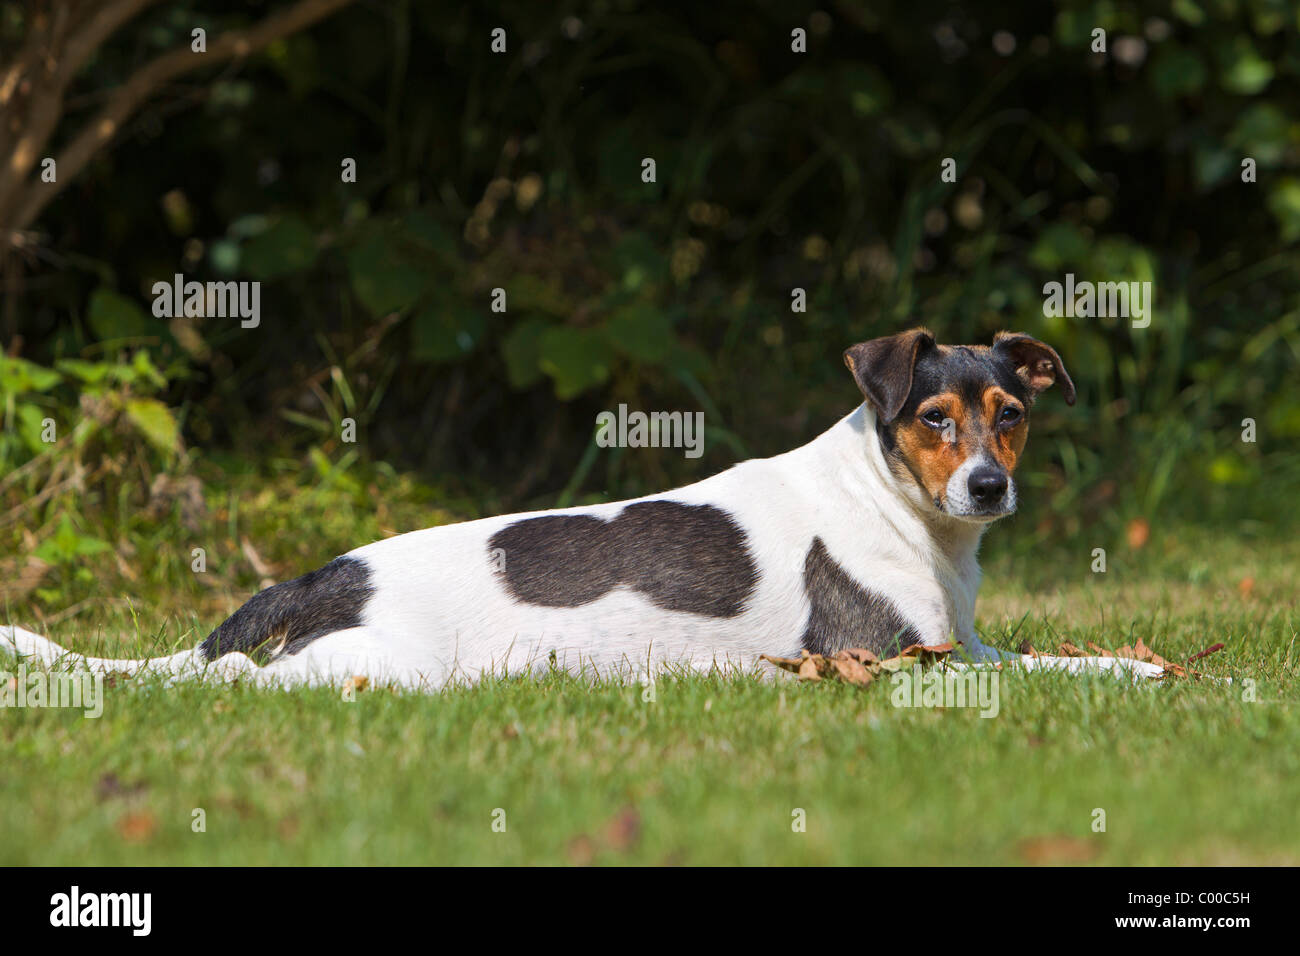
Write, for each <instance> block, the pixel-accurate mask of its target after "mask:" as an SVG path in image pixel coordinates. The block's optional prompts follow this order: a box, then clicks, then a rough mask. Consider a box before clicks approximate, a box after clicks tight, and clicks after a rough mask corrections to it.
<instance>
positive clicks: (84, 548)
mask: <svg viewBox="0 0 1300 956" xmlns="http://www.w3.org/2000/svg"><path fill="white" fill-rule="evenodd" d="M111 547H112V545H110V544H109V543H108V542H107V541H104V540H103V539H101V538H96V537H94V536H92V535H84V534H82V533H81V532H79V531H78V530H77V529H76V527H75V526H74V525H73V524H72V520H71V519H70V518H69V517H68V516H67V515H66V514H65V515H64V516H63V520H62V521H60V522H59V527H58V529H57V530H55V532H54V534H53V535H51V536H50V537H48V538H46V539H45V540H44V541H42V542H41V544H40V546H39V547H38V548H37V549H36V552H35V553H36V556H37V557H38V558H40V559H41V560H42V561H48V562H50V563H51V564H68V563H70V562H72V561H75V560H76V559H77V558H82V557H88V556H90V555H94V554H100V553H102V552H104V551H107V550H109V548H111Z"/></svg>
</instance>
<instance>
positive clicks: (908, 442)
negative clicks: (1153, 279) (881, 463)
mask: <svg viewBox="0 0 1300 956" xmlns="http://www.w3.org/2000/svg"><path fill="white" fill-rule="evenodd" d="M844 362H845V364H846V365H848V367H849V369H850V370H851V371H852V372H853V377H854V378H855V379H857V382H858V387H859V388H861V389H862V394H863V395H865V396H866V398H867V401H868V402H869V403H870V404H871V406H872V408H873V409H875V412H876V430H877V432H878V434H879V436H880V442H881V446H882V448H883V450H884V453H885V459H886V460H887V461H888V462H889V466H890V469H891V470H892V471H893V472H894V474H895V475H896V476H897V477H898V478H899V480H900V481H903V482H905V483H908V487H910V488H912V489H913V490H915V492H916V494H915V496H914V497H916V498H917V499H918V500H921V501H923V502H924V503H926V504H927V505H930V506H933V507H934V508H935V509H936V510H938V511H939V512H941V513H943V514H946V515H950V516H952V517H954V518H959V519H963V520H967V521H977V522H986V521H993V520H995V519H997V518H1001V517H1002V516H1003V515H1008V514H1011V512H1013V511H1015V510H1016V485H1015V481H1014V480H1013V478H1012V475H1013V474H1014V473H1015V470H1016V464H1017V463H1018V461H1019V459H1020V453H1021V452H1022V451H1023V450H1024V447H1025V439H1026V438H1027V437H1028V436H1029V409H1030V406H1031V405H1033V403H1034V399H1035V398H1037V397H1038V393H1039V392H1041V391H1043V389H1045V388H1047V387H1048V386H1049V385H1051V384H1052V383H1054V382H1058V381H1059V382H1060V383H1061V389H1062V392H1063V394H1064V396H1065V401H1066V403H1067V404H1070V405H1073V404H1074V383H1073V382H1071V381H1070V376H1069V375H1068V374H1067V373H1066V371H1065V365H1064V364H1063V363H1062V362H1061V357H1060V356H1059V355H1057V354H1056V351H1055V349H1053V348H1051V347H1050V346H1048V345H1045V344H1043V343H1042V342H1040V341H1038V340H1037V339H1034V338H1031V337H1029V336H1028V335H1021V334H1019V333H1009V332H999V333H998V334H997V335H996V336H995V337H994V339H993V345H992V346H987V345H936V344H935V341H934V336H932V335H931V334H930V333H929V332H928V331H926V330H925V329H911V330H909V331H907V332H901V333H899V334H898V335H890V336H886V337H885V338H881V339H872V340H871V341H870V342H862V343H861V344H859V345H855V346H853V347H852V348H850V349H848V350H847V351H846V352H845V353H844Z"/></svg>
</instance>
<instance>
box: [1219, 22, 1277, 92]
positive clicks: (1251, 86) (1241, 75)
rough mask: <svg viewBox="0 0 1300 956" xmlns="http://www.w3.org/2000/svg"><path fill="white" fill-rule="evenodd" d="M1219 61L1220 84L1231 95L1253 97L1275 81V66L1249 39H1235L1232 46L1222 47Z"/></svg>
mask: <svg viewBox="0 0 1300 956" xmlns="http://www.w3.org/2000/svg"><path fill="white" fill-rule="evenodd" d="M1219 61H1220V65H1221V66H1222V68H1223V74H1222V77H1221V79H1220V82H1221V83H1222V84H1223V88H1224V89H1225V90H1227V91H1228V92H1230V93H1240V94H1241V95H1242V96H1253V95H1254V94H1256V93H1258V92H1259V91H1260V90H1262V89H1264V87H1266V86H1268V84H1269V83H1270V82H1272V80H1273V64H1271V63H1269V62H1268V60H1266V59H1264V58H1263V57H1262V56H1260V55H1259V52H1258V51H1257V50H1256V49H1255V46H1254V44H1253V43H1251V42H1250V38H1249V37H1246V36H1238V37H1235V38H1234V39H1233V40H1232V42H1231V44H1230V45H1225V46H1222V47H1220V48H1219Z"/></svg>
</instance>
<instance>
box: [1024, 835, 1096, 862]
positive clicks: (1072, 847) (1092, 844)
mask: <svg viewBox="0 0 1300 956" xmlns="http://www.w3.org/2000/svg"><path fill="white" fill-rule="evenodd" d="M1016 849H1017V852H1018V853H1019V854H1020V858H1021V859H1022V860H1024V861H1025V862H1026V863H1032V864H1036V865H1042V864H1047V863H1087V862H1088V861H1089V860H1092V859H1094V858H1096V856H1097V854H1098V853H1100V852H1101V845H1100V843H1099V842H1098V841H1097V840H1087V839H1084V838H1083V837H1069V836H1044V837H1032V838H1031V839H1028V840H1021V841H1020V843H1019V844H1018V845H1017V847H1016Z"/></svg>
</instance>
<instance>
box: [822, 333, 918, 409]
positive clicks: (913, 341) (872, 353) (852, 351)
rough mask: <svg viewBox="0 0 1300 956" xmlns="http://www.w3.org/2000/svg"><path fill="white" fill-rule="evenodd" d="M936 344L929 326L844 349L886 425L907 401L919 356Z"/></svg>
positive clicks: (856, 376)
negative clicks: (922, 351) (913, 370)
mask: <svg viewBox="0 0 1300 956" xmlns="http://www.w3.org/2000/svg"><path fill="white" fill-rule="evenodd" d="M933 347H934V336H933V335H931V334H930V333H929V331H928V330H927V329H908V330H907V331H906V332H899V333H898V334H897V335H887V336H885V337H884V338H881V339H872V340H871V341H870V342H859V343H858V344H857V345H853V346H850V347H849V348H848V349H846V350H845V351H844V364H845V365H847V366H848V367H849V371H850V372H852V373H853V377H854V378H855V379H856V380H857V382H858V388H860V389H862V394H863V395H865V396H866V399H867V401H868V402H870V403H871V405H872V407H873V408H874V409H875V410H876V414H877V415H878V416H879V417H880V420H881V421H882V422H883V423H884V424H886V425H888V424H889V423H890V422H892V421H893V420H894V419H895V418H897V417H898V413H899V412H900V411H902V410H903V405H904V404H906V402H907V395H908V393H909V392H910V391H911V390H912V369H914V368H915V367H916V358H917V356H918V355H920V354H921V350H922V349H924V348H933Z"/></svg>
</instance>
